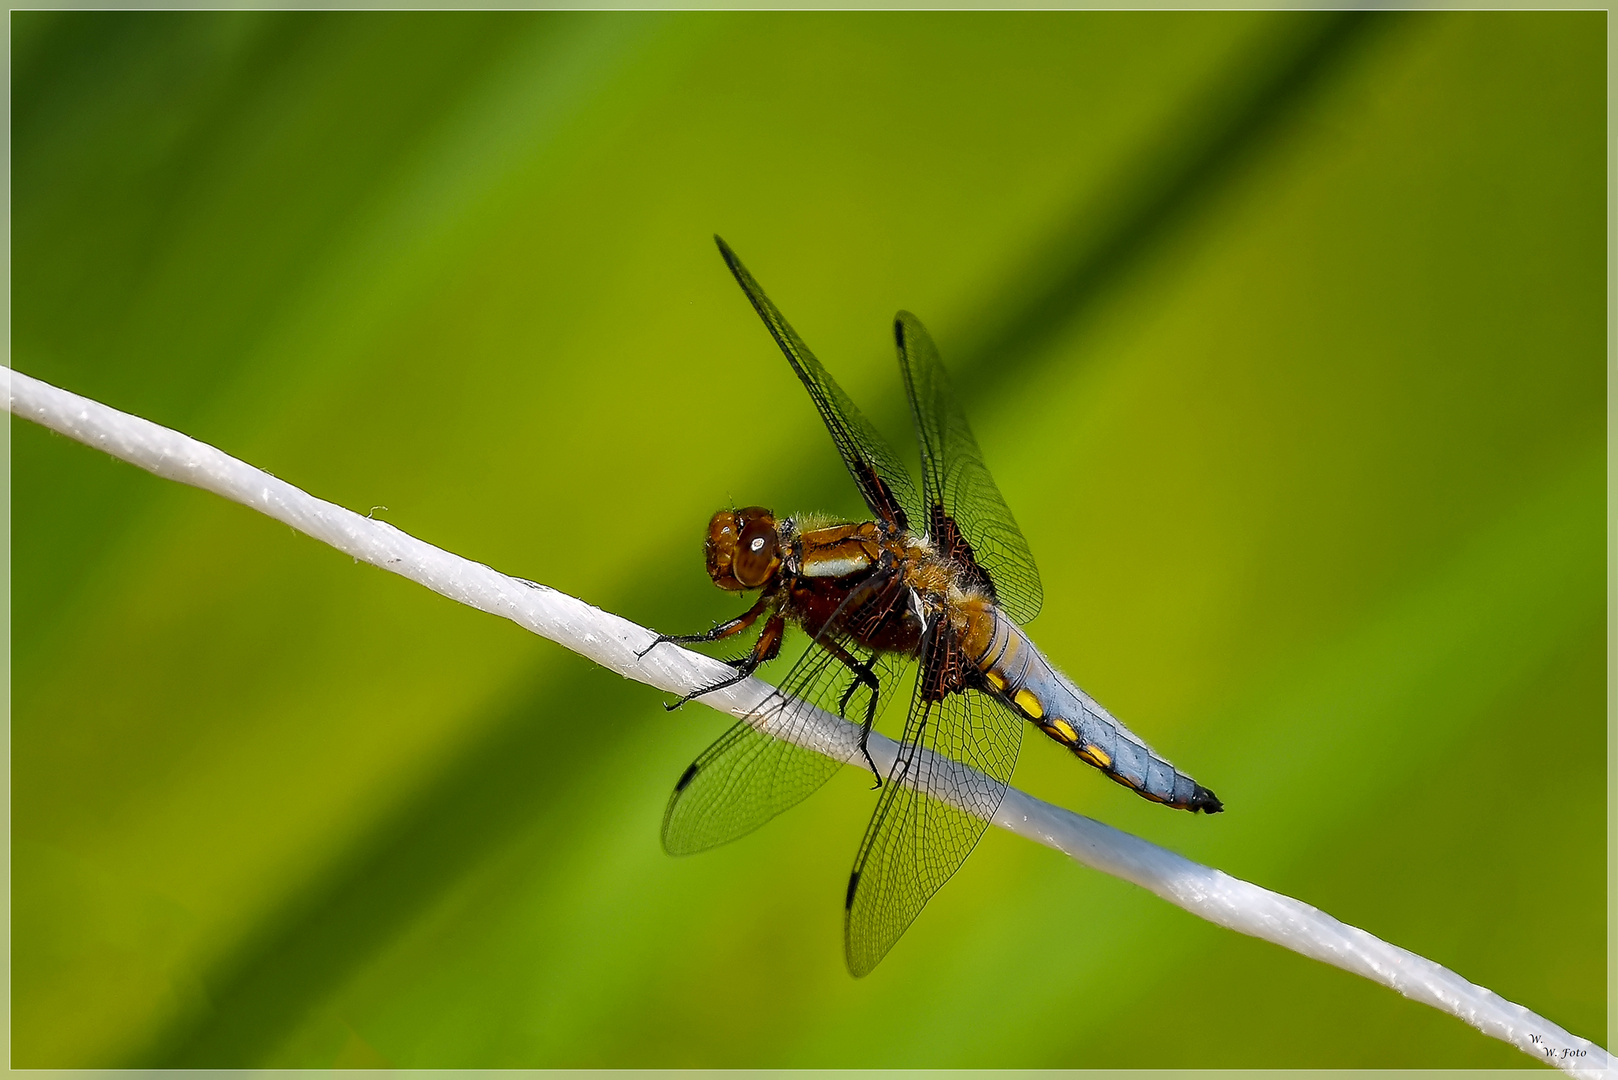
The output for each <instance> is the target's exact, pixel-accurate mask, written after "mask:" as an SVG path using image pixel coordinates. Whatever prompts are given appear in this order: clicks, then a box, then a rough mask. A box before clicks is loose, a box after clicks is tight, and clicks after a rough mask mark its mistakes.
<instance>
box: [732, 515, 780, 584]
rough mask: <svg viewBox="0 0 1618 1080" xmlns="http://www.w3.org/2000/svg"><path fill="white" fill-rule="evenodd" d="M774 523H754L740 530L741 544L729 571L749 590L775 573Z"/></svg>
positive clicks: (766, 521)
mask: <svg viewBox="0 0 1618 1080" xmlns="http://www.w3.org/2000/svg"><path fill="white" fill-rule="evenodd" d="M776 542H777V540H776V533H775V523H774V522H772V521H768V520H765V521H754V522H752V523H751V524H749V525H748V526H747V528H745V529H743V530H742V536H741V544H740V545H739V547H738V550H737V551H736V561H735V562H734V563H733V564H732V566H731V571H732V572H733V573H734V574H735V575H736V580H737V581H739V582H741V583H742V584H743V585H745V586H747V587H748V588H749V589H756V588H758V587H759V586H760V585H762V584H764V583H765V582H766V581H768V580H770V575H771V574H773V573H774V572H775V563H776V559H775V545H776Z"/></svg>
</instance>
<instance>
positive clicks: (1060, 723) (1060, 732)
mask: <svg viewBox="0 0 1618 1080" xmlns="http://www.w3.org/2000/svg"><path fill="white" fill-rule="evenodd" d="M1050 728H1051V730H1052V731H1054V732H1055V733H1056V737H1057V738H1058V739H1061V740H1062V741H1063V742H1065V743H1076V742H1078V741H1079V733H1078V732H1077V731H1074V730H1073V725H1072V724H1070V723H1068V722H1067V721H1066V720H1063V719H1062V718H1061V717H1057V718H1056V719H1055V720H1052V721H1051V722H1050Z"/></svg>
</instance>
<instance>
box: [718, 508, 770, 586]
mask: <svg viewBox="0 0 1618 1080" xmlns="http://www.w3.org/2000/svg"><path fill="white" fill-rule="evenodd" d="M780 568H781V537H780V534H779V532H778V531H777V530H776V527H775V515H774V514H772V513H770V512H769V511H768V510H766V509H764V507H762V506H749V507H746V508H744V509H741V510H721V511H719V513H717V514H715V515H714V516H713V520H712V521H710V522H708V576H709V577H711V578H713V583H714V584H715V585H717V586H719V587H720V588H721V589H729V590H730V591H731V592H744V591H746V590H747V589H756V588H758V587H759V586H761V585H763V584H764V583H765V582H767V581H769V580H770V578H771V577H773V576H774V575H775V572H776V571H777V570H779V569H780Z"/></svg>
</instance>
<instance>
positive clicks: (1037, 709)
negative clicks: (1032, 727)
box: [1012, 687, 1045, 720]
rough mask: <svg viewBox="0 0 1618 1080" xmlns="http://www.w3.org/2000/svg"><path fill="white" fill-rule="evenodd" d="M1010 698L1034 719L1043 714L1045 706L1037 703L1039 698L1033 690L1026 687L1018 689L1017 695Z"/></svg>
mask: <svg viewBox="0 0 1618 1080" xmlns="http://www.w3.org/2000/svg"><path fill="white" fill-rule="evenodd" d="M1012 700H1013V701H1015V702H1016V703H1017V707H1018V708H1020V709H1022V711H1023V712H1025V713H1027V714H1028V715H1029V716H1032V717H1033V718H1034V719H1035V720H1038V719H1039V718H1040V717H1042V716H1044V715H1045V707H1044V706H1043V705H1041V704H1040V703H1039V699H1038V698H1037V697H1035V696H1034V692H1033V691H1032V690H1029V689H1028V688H1026V687H1024V688H1023V689H1021V690H1018V691H1017V696H1016V697H1014V698H1012Z"/></svg>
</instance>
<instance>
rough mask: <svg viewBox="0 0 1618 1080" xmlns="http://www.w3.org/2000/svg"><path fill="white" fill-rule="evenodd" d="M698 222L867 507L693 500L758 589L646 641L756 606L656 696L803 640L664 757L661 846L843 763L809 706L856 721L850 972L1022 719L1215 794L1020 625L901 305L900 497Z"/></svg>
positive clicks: (1129, 778)
mask: <svg viewBox="0 0 1618 1080" xmlns="http://www.w3.org/2000/svg"><path fill="white" fill-rule="evenodd" d="M714 239H715V240H716V242H717V243H718V245H719V251H720V254H721V255H722V256H723V257H724V260H725V263H726V265H728V266H729V268H730V271H731V273H732V274H733V275H734V276H735V278H736V281H737V283H738V284H739V285H740V286H741V288H742V291H743V292H744V293H746V295H747V298H748V300H750V301H751V302H752V305H753V308H754V310H755V311H757V312H758V315H759V317H760V318H761V319H762V320H763V321H764V325H765V326H766V327H768V328H769V332H770V334H771V335H772V336H773V337H774V339H775V343H776V344H777V345H778V346H780V349H781V351H782V352H783V353H784V354H785V355H786V359H787V362H788V363H789V364H790V365H791V366H792V370H793V371H794V372H795V373H796V374H797V376H798V378H799V380H800V381H801V382H802V383H803V385H804V388H805V389H806V390H808V392H809V397H810V399H811V400H812V401H813V402H814V405H815V408H816V409H817V410H818V411H819V413H820V418H821V420H822V421H824V422H825V425H826V428H827V430H828V431H829V432H830V434H831V438H832V442H833V443H834V444H835V445H836V447H837V451H838V453H839V454H840V455H841V456H842V459H843V463H844V464H845V465H846V466H847V467H848V471H849V473H850V475H851V476H852V477H853V479H854V483H855V485H856V486H857V487H858V488H859V492H860V495H861V496H862V497H863V498H864V501H865V505H866V507H867V508H868V509H869V510H870V513H871V518H870V520H867V521H859V522H849V521H840V520H835V519H831V518H828V517H825V516H821V515H804V514H800V515H797V516H794V517H785V518H778V517H777V516H776V515H775V514H774V513H773V512H771V511H770V510H769V509H766V508H764V507H761V506H749V507H744V508H741V509H729V510H720V511H719V512H718V513H716V514H714V516H713V518H712V519H711V520H710V522H709V524H708V536H707V542H706V545H705V551H706V558H707V569H708V574H709V576H710V577H711V578H712V579H713V582H714V584H715V585H717V586H719V588H721V589H724V590H727V591H730V592H737V593H745V592H750V591H755V590H756V591H757V592H758V598H757V600H756V601H755V602H754V603H753V604H752V606H751V607H749V608H748V609H747V610H746V611H745V612H743V613H742V614H741V615H738V616H737V617H735V618H733V619H730V620H728V621H726V622H723V623H720V624H719V625H717V626H715V627H713V628H712V629H711V630H709V631H707V632H704V633H700V634H684V635H659V636H658V637H657V639H656V640H655V641H654V642H653V643H652V645H651V646H648V648H647V649H646V650H645V651H646V652H649V651H650V650H651V649H652V648H656V647H657V646H658V645H660V644H663V643H666V642H676V643H682V644H691V643H697V642H715V641H722V640H725V639H728V638H733V637H736V636H737V635H739V634H742V633H743V632H744V631H746V630H748V629H749V628H751V627H753V626H755V625H758V624H760V621H761V620H762V625H761V626H760V629H759V631H758V635H757V637H756V638H755V639H754V642H753V645H752V647H751V648H750V649H748V651H747V652H746V653H745V655H743V656H741V657H740V658H738V659H735V660H731V661H729V663H730V665H731V667H732V669H733V671H732V673H731V674H729V675H727V676H726V677H725V678H723V679H722V680H720V681H717V682H715V683H714V684H712V685H710V686H705V687H703V688H701V689H699V690H698V691H696V692H695V693H692V694H689V695H686V696H685V697H683V698H681V699H680V700H679V701H677V702H675V703H673V704H671V705H669V706H667V707H668V708H670V709H673V708H677V707H679V706H680V705H682V704H684V703H685V702H687V701H689V700H692V699H694V698H700V697H702V696H703V695H704V694H708V693H711V692H713V691H715V690H718V689H721V688H722V687H726V686H730V685H733V684H735V683H737V682H740V681H741V680H743V679H746V678H748V677H749V676H751V675H752V674H753V673H754V672H755V671H756V670H757V669H758V668H759V667H760V666H762V665H764V664H766V663H768V662H769V661H771V660H774V659H775V658H776V657H777V656H779V655H780V652H781V646H782V642H783V640H784V639H785V638H786V636H787V634H788V633H789V631H790V629H792V628H794V627H795V628H796V629H798V630H799V631H801V632H802V633H803V634H805V635H807V637H808V638H809V647H808V648H807V649H806V650H805V651H804V653H803V655H802V657H801V658H800V659H798V660H797V661H796V663H794V664H793V665H792V667H791V670H790V671H789V672H788V673H787V675H786V677H785V678H784V679H783V680H782V681H781V682H780V685H779V687H778V688H777V689H776V690H775V692H774V693H772V694H771V695H770V696H769V698H767V699H766V701H765V702H764V703H763V705H761V706H760V707H759V708H758V709H757V710H756V711H755V714H754V716H753V718H752V719H751V720H743V721H740V722H738V723H737V724H736V725H735V726H734V727H732V728H730V730H728V731H727V732H725V734H724V735H722V736H720V738H719V739H718V741H716V742H715V743H714V744H713V745H712V746H710V747H709V748H708V749H707V750H705V751H703V753H702V755H701V756H700V757H698V758H697V759H696V761H694V762H692V763H691V765H690V766H689V767H688V768H687V769H686V770H685V772H684V773H683V774H681V776H680V778H679V781H678V782H677V783H676V784H675V787H674V792H673V794H672V796H671V797H670V799H669V803H668V807H667V810H666V811H665V813H664V816H663V846H664V848H665V849H666V850H667V851H668V852H669V853H670V854H674V855H686V854H692V853H695V852H699V851H704V850H707V849H709V848H712V847H715V846H717V845H719V844H723V843H726V842H728V841H731V840H734V839H736V838H738V837H741V836H744V835H746V834H747V833H750V832H752V831H753V830H754V829H756V828H758V827H759V826H761V825H763V824H764V823H765V822H766V821H769V820H770V819H771V818H773V817H775V816H776V815H777V814H779V813H781V812H782V811H783V810H786V809H787V808H789V807H791V806H793V805H795V804H797V803H798V802H800V801H801V800H803V799H804V798H806V797H808V796H809V795H810V794H812V793H813V792H814V791H816V790H817V789H818V788H819V787H820V786H821V785H822V784H824V783H825V782H826V781H827V780H828V779H830V777H831V775H832V774H833V773H834V772H836V771H837V769H838V768H840V767H841V765H842V762H841V761H839V760H837V759H836V758H834V757H828V756H825V755H822V754H817V753H815V752H813V751H811V750H808V749H805V748H803V747H802V746H800V745H798V744H799V743H800V742H802V741H804V739H803V738H802V737H801V736H803V735H804V732H805V729H806V726H807V724H808V723H809V718H810V717H811V716H813V715H814V714H815V713H816V710H819V709H824V710H826V711H828V712H832V713H835V714H836V715H838V716H840V717H842V718H843V719H845V720H849V721H852V722H857V723H858V724H859V725H860V727H859V737H858V746H859V752H860V754H861V755H862V756H863V759H864V762H865V764H866V766H868V767H869V768H870V770H871V772H872V773H873V775H874V777H875V785H874V786H875V787H876V788H877V789H878V790H879V791H880V794H879V795H878V796H877V803H876V809H875V811H874V812H873V813H872V815H871V821H870V824H869V825H868V826H867V827H866V830H865V835H864V838H863V839H862V840H861V841H860V846H859V852H858V854H857V856H856V857H855V860H854V868H853V871H852V873H851V874H850V875H849V880H848V888H847V891H846V894H845V897H844V908H845V911H844V952H845V958H846V960H847V963H848V969H849V971H850V972H851V973H852V974H853V975H854V976H856V977H859V976H863V975H866V974H868V973H869V972H870V971H871V970H872V969H874V968H875V967H876V965H877V964H878V963H879V962H880V961H881V960H882V958H883V957H884V956H886V955H887V953H888V951H889V950H890V949H892V948H893V946H894V944H895V943H896V942H897V941H898V939H899V938H900V936H901V935H903V933H904V932H905V930H906V929H908V928H909V926H910V925H911V923H912V922H914V921H915V919H916V917H917V916H918V915H919V914H920V913H921V910H922V908H923V907H924V906H925V905H926V904H927V901H928V900H929V899H930V898H931V897H932V896H933V894H934V893H936V892H937V891H938V890H939V889H940V888H941V887H943V885H944V883H945V882H947V881H948V880H949V879H950V877H952V876H953V875H954V873H955V871H956V870H958V869H959V868H960V866H961V864H962V863H964V862H965V860H966V857H967V856H968V855H969V854H971V852H972V849H973V848H974V847H975V846H976V845H977V843H978V840H979V839H980V838H981V837H982V835H983V832H984V830H985V829H986V828H987V826H988V823H989V821H990V820H991V819H992V818H993V817H994V813H995V811H996V810H997V809H998V807H999V805H1000V802H1001V799H1002V798H1003V797H1004V796H1005V793H1006V790H1007V788H1008V786H1009V785H1010V782H1011V775H1012V770H1013V769H1014V768H1015V766H1016V762H1017V755H1018V752H1019V750H1020V748H1021V745H1022V733H1023V727H1024V725H1025V724H1032V725H1033V726H1034V727H1036V728H1038V729H1039V731H1041V732H1043V733H1044V734H1045V735H1047V736H1049V737H1050V738H1052V739H1054V740H1055V741H1056V742H1058V743H1060V744H1061V745H1062V746H1065V747H1067V748H1068V749H1069V750H1071V751H1072V752H1073V753H1074V754H1075V755H1076V756H1077V757H1078V758H1079V759H1080V760H1081V761H1083V762H1085V763H1086V764H1088V765H1090V766H1093V767H1094V768H1096V769H1098V770H1100V771H1101V773H1102V774H1103V775H1105V776H1107V777H1109V778H1110V779H1112V780H1115V781H1117V782H1118V783H1120V784H1122V785H1124V786H1125V787H1128V788H1130V789H1132V790H1133V791H1135V792H1137V793H1138V794H1140V795H1142V796H1144V797H1145V798H1147V799H1150V800H1152V801H1154V802H1158V803H1162V804H1164V805H1166V806H1170V807H1174V808H1176V809H1181V810H1189V811H1191V812H1193V813H1195V812H1197V811H1202V812H1203V813H1207V814H1214V813H1218V812H1220V811H1221V810H1223V809H1224V806H1223V804H1222V803H1221V802H1220V801H1219V799H1218V798H1217V797H1216V796H1215V795H1214V793H1213V792H1212V791H1209V790H1208V789H1207V788H1205V787H1203V786H1202V785H1200V784H1198V783H1197V782H1196V781H1194V780H1193V779H1191V778H1190V777H1189V776H1187V775H1186V774H1184V773H1182V772H1181V771H1179V770H1178V769H1176V768H1175V767H1174V766H1173V765H1171V764H1169V762H1168V761H1167V760H1165V759H1164V758H1163V757H1162V756H1160V755H1159V754H1158V753H1157V752H1156V751H1154V750H1152V749H1151V747H1149V746H1147V745H1146V743H1145V742H1144V741H1142V740H1141V739H1140V737H1139V736H1137V735H1135V734H1134V733H1133V732H1132V731H1130V730H1129V729H1128V728H1127V727H1125V726H1124V725H1123V724H1122V723H1120V722H1119V721H1118V720H1117V719H1116V718H1114V717H1113V715H1112V714H1111V713H1109V712H1108V711H1107V710H1106V709H1104V708H1102V707H1101V706H1100V705H1099V704H1098V703H1097V702H1096V701H1095V699H1094V698H1092V697H1090V695H1088V694H1086V693H1085V692H1084V691H1083V690H1081V689H1079V688H1078V686H1076V685H1075V684H1074V683H1073V682H1072V681H1071V680H1069V679H1068V678H1067V676H1065V675H1063V674H1062V673H1061V672H1060V671H1059V670H1057V668H1056V667H1055V666H1054V665H1053V664H1052V663H1051V662H1050V661H1049V660H1047V659H1046V658H1045V655H1044V653H1042V652H1040V650H1039V649H1038V648H1037V647H1036V646H1035V645H1034V643H1033V641H1032V640H1031V639H1030V638H1029V637H1028V635H1027V633H1026V632H1025V631H1024V629H1023V626H1024V625H1025V624H1027V623H1028V622H1029V621H1031V620H1032V619H1033V618H1034V617H1035V616H1036V615H1037V614H1038V613H1039V610H1040V607H1041V605H1042V603H1043V597H1044V591H1043V587H1042V585H1041V584H1040V578H1039V570H1038V568H1037V567H1036V566H1035V565H1034V559H1033V555H1032V553H1031V552H1030V550H1029V547H1028V542H1027V541H1026V540H1025V539H1024V537H1023V534H1022V531H1021V530H1020V529H1019V528H1018V527H1017V522H1016V519H1015V518H1013V517H1012V514H1011V510H1010V509H1009V508H1008V507H1007V506H1006V502H1005V499H1004V498H1002V496H1001V494H1000V489H999V488H998V487H997V486H996V484H995V482H994V479H993V477H992V476H991V475H990V473H989V470H988V468H987V467H986V466H985V465H984V462H983V455H982V453H981V452H980V451H979V449H978V444H977V440H976V439H975V438H974V437H973V435H972V429H971V427H970V426H969V425H968V423H967V420H966V414H965V412H964V411H963V410H962V408H961V405H960V402H959V400H958V399H957V398H956V396H955V395H954V393H953V391H952V390H951V387H950V381H949V377H948V374H947V372H946V371H945V368H944V365H943V362H942V360H941V359H940V357H939V353H938V349H937V347H936V346H935V345H934V343H933V340H932V338H931V336H930V335H929V334H928V333H927V331H926V329H925V328H924V327H923V326H922V324H921V323H920V321H919V320H917V319H916V317H915V316H914V315H911V314H910V313H908V312H904V311H901V312H899V314H898V316H897V317H896V318H895V320H894V324H893V335H894V341H895V344H896V346H897V351H898V358H899V371H900V375H901V376H902V378H903V381H904V387H905V393H906V396H907V397H908V398H909V402H910V414H911V418H912V419H913V420H914V422H915V429H916V441H917V443H918V444H919V446H920V451H921V477H922V484H921V491H920V495H919V497H918V494H917V491H916V488H915V484H914V482H913V480H912V479H911V475H910V473H909V471H908V470H907V469H906V468H905V467H904V466H903V465H902V464H901V463H900V460H899V458H898V456H897V455H896V454H895V453H894V451H893V449H892V448H891V447H890V446H889V445H888V443H887V442H886V441H885V440H884V439H883V438H882V436H881V435H880V434H879V433H878V432H877V430H876V428H875V427H873V426H872V425H871V423H870V422H869V421H868V420H867V419H866V418H865V417H864V416H863V415H862V414H861V413H860V411H859V409H858V408H856V407H855V405H854V403H853V401H852V400H850V398H849V397H848V395H847V394H846V393H844V392H843V389H842V388H841V387H840V386H838V384H837V382H836V381H835V380H834V379H833V378H832V377H831V375H830V373H829V372H827V370H826V369H825V367H824V366H822V364H821V363H820V361H819V360H817V359H816V358H815V355H814V354H813V353H812V352H810V351H809V348H808V346H807V345H805V344H804V343H803V339H802V338H800V337H799V336H798V334H797V332H796V331H794V330H793V329H792V327H791V326H790V325H789V324H788V323H787V321H786V319H785V318H784V317H783V316H782V315H781V312H780V311H779V310H777V308H776V306H775V305H774V304H773V303H771V301H770V299H769V297H768V296H766V295H765V293H764V290H763V289H762V288H760V287H759V284H758V282H757V281H755V280H754V279H753V276H752V275H751V274H750V273H748V271H747V268H746V267H745V266H743V265H742V263H741V260H740V259H738V258H737V257H736V255H735V253H734V252H733V251H731V249H730V248H729V246H727V245H726V243H725V242H724V240H722V239H720V238H719V237H715V238H714ZM642 655H644V652H643V654H642ZM912 665H913V666H914V672H915V674H914V680H913V682H912V683H911V684H910V685H911V692H910V694H909V708H908V712H907V714H906V717H905V722H904V731H903V735H902V736H901V738H900V740H899V744H898V751H897V754H896V756H895V758H894V760H893V763H892V765H891V766H890V767H889V768H888V769H887V770H886V771H884V770H882V769H879V768H878V767H877V764H876V762H875V761H874V760H873V759H872V757H871V753H870V749H869V738H870V733H871V731H872V730H873V727H874V725H875V723H876V720H877V719H878V717H879V715H880V712H881V707H882V705H883V704H885V703H886V702H887V701H888V700H889V699H890V698H891V697H892V696H893V692H894V688H895V687H896V686H897V685H900V684H901V676H902V675H903V674H904V673H905V671H906V670H907V669H909V668H910V667H911V666H912ZM850 756H852V755H850ZM963 766H964V767H963ZM946 774H947V775H946ZM943 787H948V789H949V790H950V791H951V792H952V798H951V799H949V800H947V801H946V800H945V799H943V798H940V797H938V796H937V795H936V794H934V792H938V791H940V790H941V788H943Z"/></svg>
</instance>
